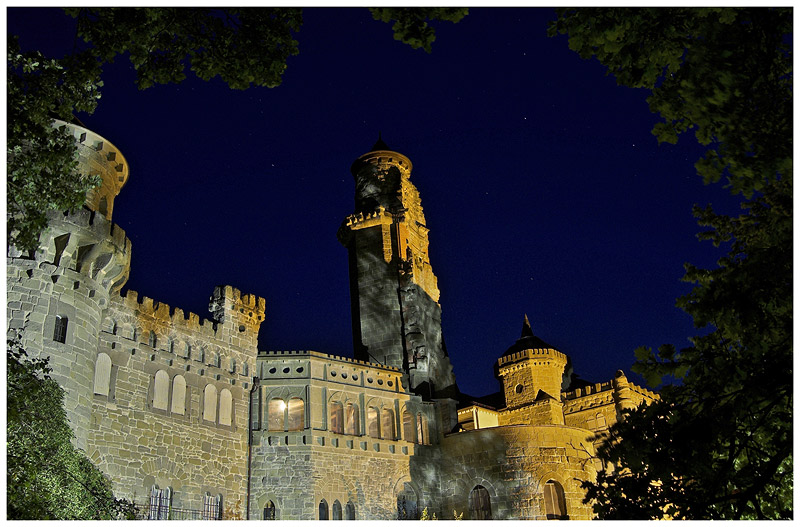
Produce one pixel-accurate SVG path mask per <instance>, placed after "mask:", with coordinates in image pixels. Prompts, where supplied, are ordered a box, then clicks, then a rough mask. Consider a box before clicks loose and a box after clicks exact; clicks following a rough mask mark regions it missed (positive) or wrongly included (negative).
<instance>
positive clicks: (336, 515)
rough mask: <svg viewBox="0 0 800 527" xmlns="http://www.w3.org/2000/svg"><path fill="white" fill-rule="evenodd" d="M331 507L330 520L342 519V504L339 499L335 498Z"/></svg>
mask: <svg viewBox="0 0 800 527" xmlns="http://www.w3.org/2000/svg"><path fill="white" fill-rule="evenodd" d="M332 509H333V510H332V512H333V514H331V519H332V520H341V519H342V504H341V503H339V500H336V501H334V502H333V507H332Z"/></svg>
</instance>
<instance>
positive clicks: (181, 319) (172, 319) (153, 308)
mask: <svg viewBox="0 0 800 527" xmlns="http://www.w3.org/2000/svg"><path fill="white" fill-rule="evenodd" d="M120 301H121V303H122V304H123V305H124V306H125V307H127V308H128V309H130V310H131V311H132V312H134V313H137V314H138V316H139V317H149V318H153V319H155V320H158V321H159V322H161V323H162V324H164V325H167V326H172V327H175V328H180V329H182V330H185V331H190V332H194V333H197V334H198V335H201V336H203V337H208V338H214V336H215V332H216V330H215V328H214V322H213V321H211V320H207V319H202V318H200V317H199V316H198V315H197V314H195V313H192V312H189V313H185V312H184V311H183V310H182V309H181V308H179V307H172V306H170V305H168V304H165V303H163V302H156V301H154V300H153V299H152V298H150V297H147V296H143V297H141V299H140V298H139V293H138V292H136V291H132V290H128V291H127V292H126V294H125V295H120ZM187 315H188V316H187Z"/></svg>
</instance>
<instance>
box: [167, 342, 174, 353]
mask: <svg viewBox="0 0 800 527" xmlns="http://www.w3.org/2000/svg"><path fill="white" fill-rule="evenodd" d="M167 351H168V352H170V353H175V341H174V340H172V339H167Z"/></svg>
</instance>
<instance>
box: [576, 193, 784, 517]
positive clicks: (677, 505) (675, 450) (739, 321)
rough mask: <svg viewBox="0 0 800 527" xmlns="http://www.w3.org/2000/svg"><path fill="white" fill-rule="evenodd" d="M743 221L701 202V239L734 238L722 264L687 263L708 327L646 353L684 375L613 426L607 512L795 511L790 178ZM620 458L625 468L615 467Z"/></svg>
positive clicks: (655, 376) (693, 302)
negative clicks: (687, 342)
mask: <svg viewBox="0 0 800 527" xmlns="http://www.w3.org/2000/svg"><path fill="white" fill-rule="evenodd" d="M744 207H745V208H746V209H747V212H746V213H744V214H742V215H740V216H739V217H736V218H731V217H728V216H723V215H717V214H715V213H714V212H713V211H712V210H711V209H710V208H706V209H700V208H697V209H696V215H697V216H698V217H699V219H700V223H701V225H705V226H708V227H711V230H709V231H707V232H705V233H703V234H702V235H701V237H702V238H703V239H707V240H711V241H712V242H713V243H714V244H715V245H720V244H727V243H730V244H731V247H730V250H729V252H728V254H727V255H726V256H725V257H723V258H722V259H721V260H720V261H719V267H718V268H716V269H713V270H706V269H699V268H697V267H694V266H691V265H687V273H686V277H685V280H687V281H689V282H692V283H695V284H696V287H695V288H694V289H693V291H692V292H690V293H689V294H688V295H686V296H684V297H682V298H681V299H679V301H678V305H679V306H680V307H682V308H683V309H684V310H685V311H686V312H687V313H689V314H690V315H692V317H693V318H694V321H695V325H696V326H697V327H698V328H703V329H704V330H705V331H704V333H703V334H701V335H700V336H697V337H694V338H693V339H692V346H691V347H688V348H686V349H682V350H680V351H676V350H675V348H674V347H673V346H671V345H665V346H662V347H660V348H659V350H658V352H657V353H655V352H653V351H652V350H651V349H649V348H640V349H638V350H637V358H638V362H637V364H636V365H635V366H634V367H633V369H634V371H636V372H638V373H641V374H642V375H644V377H645V378H646V379H647V380H648V383H649V384H652V385H657V384H658V383H659V382H661V380H662V379H663V378H664V377H665V376H672V377H675V378H679V379H681V381H682V382H681V383H679V384H675V385H669V386H666V387H664V388H663V389H662V391H661V400H660V401H658V402H656V403H653V404H651V405H650V406H643V407H640V408H638V409H637V410H635V411H634V412H632V413H631V414H629V415H628V416H627V417H626V419H625V420H624V421H622V422H620V423H618V424H617V425H615V426H614V427H613V428H612V434H613V436H614V438H615V440H614V441H612V442H610V443H609V444H607V445H606V446H605V447H603V448H601V449H600V451H599V452H598V456H599V457H600V458H601V459H602V460H603V461H605V462H606V463H610V464H611V465H609V466H608V468H607V469H606V470H603V471H601V472H600V474H599V475H598V479H597V483H596V484H586V485H585V487H586V488H587V489H588V493H587V500H593V501H594V502H595V512H596V513H597V514H598V515H599V517H600V518H604V519H656V518H661V517H662V516H663V515H664V514H667V515H669V516H671V517H674V518H680V519H788V518H791V517H792V513H793V504H792V490H793V480H792V467H793V461H792V294H791V291H792V243H791V239H792V185H791V181H790V180H788V179H783V180H780V181H777V182H774V183H772V184H771V185H769V186H768V187H767V188H766V189H765V191H764V194H763V196H759V197H757V198H755V199H753V200H751V201H749V202H747V203H746V204H745V205H744ZM614 467H616V469H615V468H614Z"/></svg>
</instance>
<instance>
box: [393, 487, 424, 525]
mask: <svg viewBox="0 0 800 527" xmlns="http://www.w3.org/2000/svg"><path fill="white" fill-rule="evenodd" d="M418 518H419V511H418V510H417V492H416V491H415V490H414V487H412V486H411V484H410V483H404V484H403V490H402V491H400V493H398V494H397V519H398V520H416V519H418Z"/></svg>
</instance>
